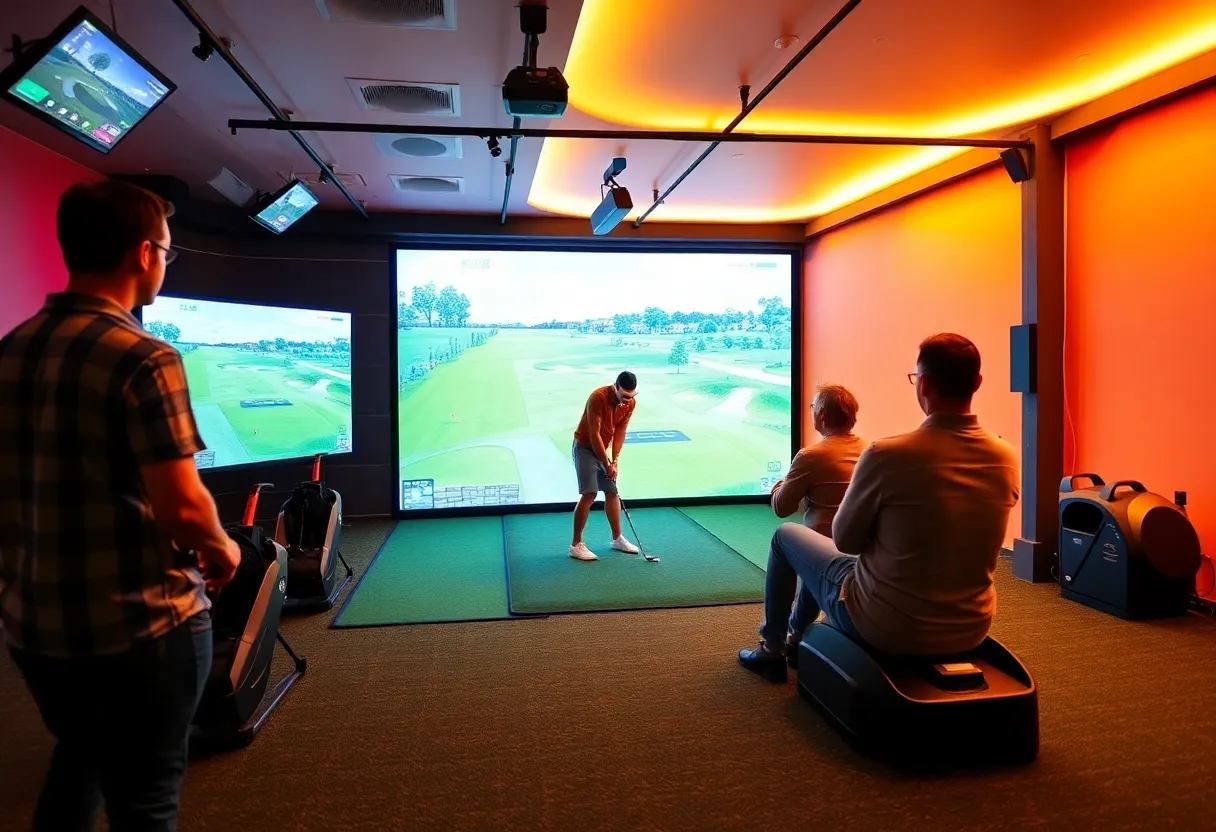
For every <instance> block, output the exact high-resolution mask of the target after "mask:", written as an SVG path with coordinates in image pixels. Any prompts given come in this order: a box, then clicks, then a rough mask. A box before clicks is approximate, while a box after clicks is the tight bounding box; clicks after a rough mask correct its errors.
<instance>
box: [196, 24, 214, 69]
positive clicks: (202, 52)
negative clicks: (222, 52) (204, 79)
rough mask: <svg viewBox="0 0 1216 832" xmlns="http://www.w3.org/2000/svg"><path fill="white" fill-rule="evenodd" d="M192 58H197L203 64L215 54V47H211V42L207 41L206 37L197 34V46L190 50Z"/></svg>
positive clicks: (200, 33)
mask: <svg viewBox="0 0 1216 832" xmlns="http://www.w3.org/2000/svg"><path fill="white" fill-rule="evenodd" d="M190 52H191V53H193V55H194V57H196V58H198V59H199V60H200V61H202V62H203V63H206V62H207V59H208V58H210V57H211V56H212V55H214V54H215V47H214V46H212V45H211V41H209V40H207V36H206V35H204V34H203V33H202V32H199V34H198V46H196V47H194V48H193V49H191V50H190Z"/></svg>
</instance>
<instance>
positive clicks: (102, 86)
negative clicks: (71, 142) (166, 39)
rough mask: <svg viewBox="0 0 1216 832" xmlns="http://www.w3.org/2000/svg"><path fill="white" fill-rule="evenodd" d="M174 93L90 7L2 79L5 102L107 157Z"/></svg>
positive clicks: (0, 87)
mask: <svg viewBox="0 0 1216 832" xmlns="http://www.w3.org/2000/svg"><path fill="white" fill-rule="evenodd" d="M175 89H177V87H176V85H175V84H174V83H173V82H172V81H170V80H169V79H168V78H166V77H165V76H164V75H162V74H161V73H160V72H159V71H157V69H156V68H155V67H153V66H152V65H151V64H149V63H148V62H147V61H145V60H144V59H143V58H142V57H141V56H140V54H139V53H138V52H136V51H135V50H134V49H132V48H131V47H130V46H128V45H127V43H126V42H125V41H123V40H122V39H121V38H119V37H118V35H116V34H114V32H113V31H111V30H110V29H109V27H107V26H106V25H105V24H104V23H102V22H101V21H100V20H99V19H98V18H97V17H96V16H95V15H93V14H92V13H91V12H89V11H88V10H87V9H85V8H84V7H81V8H79V9H77V10H76V11H75V12H73V13H72V15H71V16H70V17H69V18H68V19H67V20H65V21H64V22H63V23H61V24H60V25H59V27H58V28H57V29H55V31H54V32H52V33H51V34H50V35H48V36H47V37H46V38H44V39H42V40H40V41H38V42H36V43H34V44H32V45H29V46H28V48H27V49H26V50H25V51H23V52H21V54H19V55H18V56H17V58H16V60H14V61H13V63H12V64H11V65H9V66H8V67H7V68H6V69H5V70H4V71H3V72H2V73H0V95H3V97H4V98H5V100H7V101H9V102H10V103H12V104H15V105H16V106H18V107H19V108H21V109H22V110H25V111H26V112H28V113H33V114H34V115H35V116H37V117H38V118H40V119H42V120H43V121H46V122H48V123H50V124H53V125H54V126H56V127H58V128H59V129H60V130H62V131H63V132H65V133H67V134H68V135H70V136H72V137H73V138H76V139H79V140H80V141H82V142H84V143H85V144H87V145H88V146H89V147H91V148H93V149H94V150H97V151H100V152H102V153H109V152H110V151H111V150H113V149H114V148H115V147H116V146H117V145H118V143H119V142H120V141H122V139H123V138H124V137H125V136H126V135H127V134H128V133H129V132H130V131H132V130H134V129H135V128H136V127H137V126H138V125H139V124H140V122H142V121H143V120H144V119H146V118H147V117H148V114H149V113H151V112H152V111H153V110H154V109H156V107H157V106H159V105H160V104H161V102H163V101H164V100H165V99H166V98H167V97H168V96H169V95H170V94H171V93H172V92H173V91H174V90H175Z"/></svg>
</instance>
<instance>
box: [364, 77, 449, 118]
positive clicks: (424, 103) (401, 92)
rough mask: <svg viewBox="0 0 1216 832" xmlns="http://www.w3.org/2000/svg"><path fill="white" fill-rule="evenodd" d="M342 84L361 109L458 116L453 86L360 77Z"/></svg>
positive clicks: (407, 113)
mask: <svg viewBox="0 0 1216 832" xmlns="http://www.w3.org/2000/svg"><path fill="white" fill-rule="evenodd" d="M346 83H347V84H349V85H350V90H351V92H352V93H354V95H355V100H356V101H358V102H359V106H360V107H362V108H363V109H364V110H380V111H382V112H386V113H404V114H406V115H427V116H458V115H460V87H459V86H458V85H457V84H423V83H416V82H413V81H369V80H367V79H361V78H347V79H346Z"/></svg>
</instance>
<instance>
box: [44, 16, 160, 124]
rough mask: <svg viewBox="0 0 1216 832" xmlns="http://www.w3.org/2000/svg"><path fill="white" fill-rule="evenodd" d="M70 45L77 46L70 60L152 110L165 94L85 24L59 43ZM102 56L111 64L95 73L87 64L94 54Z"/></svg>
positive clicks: (104, 37) (100, 34)
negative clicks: (103, 54)
mask: <svg viewBox="0 0 1216 832" xmlns="http://www.w3.org/2000/svg"><path fill="white" fill-rule="evenodd" d="M68 44H72V45H74V46H75V47H76V51H75V53H74V54H73V55H72V58H73V59H74V60H75V61H76V62H77V63H79V64H80V65H81V66H83V67H85V68H86V69H87V70H89V72H91V73H92V74H94V75H97V76H100V77H101V78H104V79H106V80H107V81H109V82H110V83H111V84H113V85H114V86H116V87H118V88H119V89H121V90H122V91H123V92H125V93H127V94H128V95H130V96H132V97H133V98H134V99H135V100H136V101H138V102H140V103H141V104H143V105H145V106H147V107H151V106H152V105H153V104H155V103H156V102H157V100H158V99H160V97H161V96H162V95H164V93H165V88H164V86H162V85H161V83H160V81H157V80H156V79H155V78H154V77H153V76H152V75H150V74H148V71H147V70H146V69H144V68H143V67H142V66H140V65H139V63H138V62H137V61H135V60H134V59H133V58H130V57H128V56H127V53H126V52H125V51H124V50H122V49H120V48H119V47H118V46H117V45H116V44H115V43H114V42H113V41H111V40H110V39H109V38H107V37H106V36H105V35H103V34H102V33H101V32H99V31H97V30H96V29H91V28H89V27H87V26H85V25H84V24H81V25H80V26H78V27H77V28H76V29H75V30H73V31H72V32H71V33H70V34H69V35H68V36H67V37H66V38H65V39H64V40H63V43H61V44H60V48H61V49H62V48H63V46H65V45H68ZM102 53H105V54H107V55H109V56H110V65H109V67H107V68H106V69H105V70H104V71H102V72H97V71H96V70H94V69H93V67H92V65H91V64H90V63H89V58H90V57H91V56H93V55H99V54H102Z"/></svg>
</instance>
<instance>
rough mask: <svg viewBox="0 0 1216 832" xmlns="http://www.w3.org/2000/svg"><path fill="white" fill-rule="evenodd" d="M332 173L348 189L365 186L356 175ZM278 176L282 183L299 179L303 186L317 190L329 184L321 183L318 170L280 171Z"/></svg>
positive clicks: (363, 181) (363, 180)
mask: <svg viewBox="0 0 1216 832" xmlns="http://www.w3.org/2000/svg"><path fill="white" fill-rule="evenodd" d="M334 173H335V175H336V176H337V177H338V181H339V182H341V183H342V184H343V185H345V186H346V187H348V188H353V187H356V186H360V187H362V186H366V185H367V181H366V180H365V179H364V178H363V177H362V176H361V175H360V174H358V173H339V172H337V171H335V172H334ZM278 174H279V178H280V179H282V180H283V181H284V182H290V181H291V180H293V179H299V180H300V181H301V182H303V183H304V184H305V185H315V186H317V187H319V188H323V187H325V185H328V184H329V183H328V182H326V183H322V182H321V171H319V170H314V171H311V172H305V173H300V172H298V171H297V172H292V171H289V170H281V171H278Z"/></svg>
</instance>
